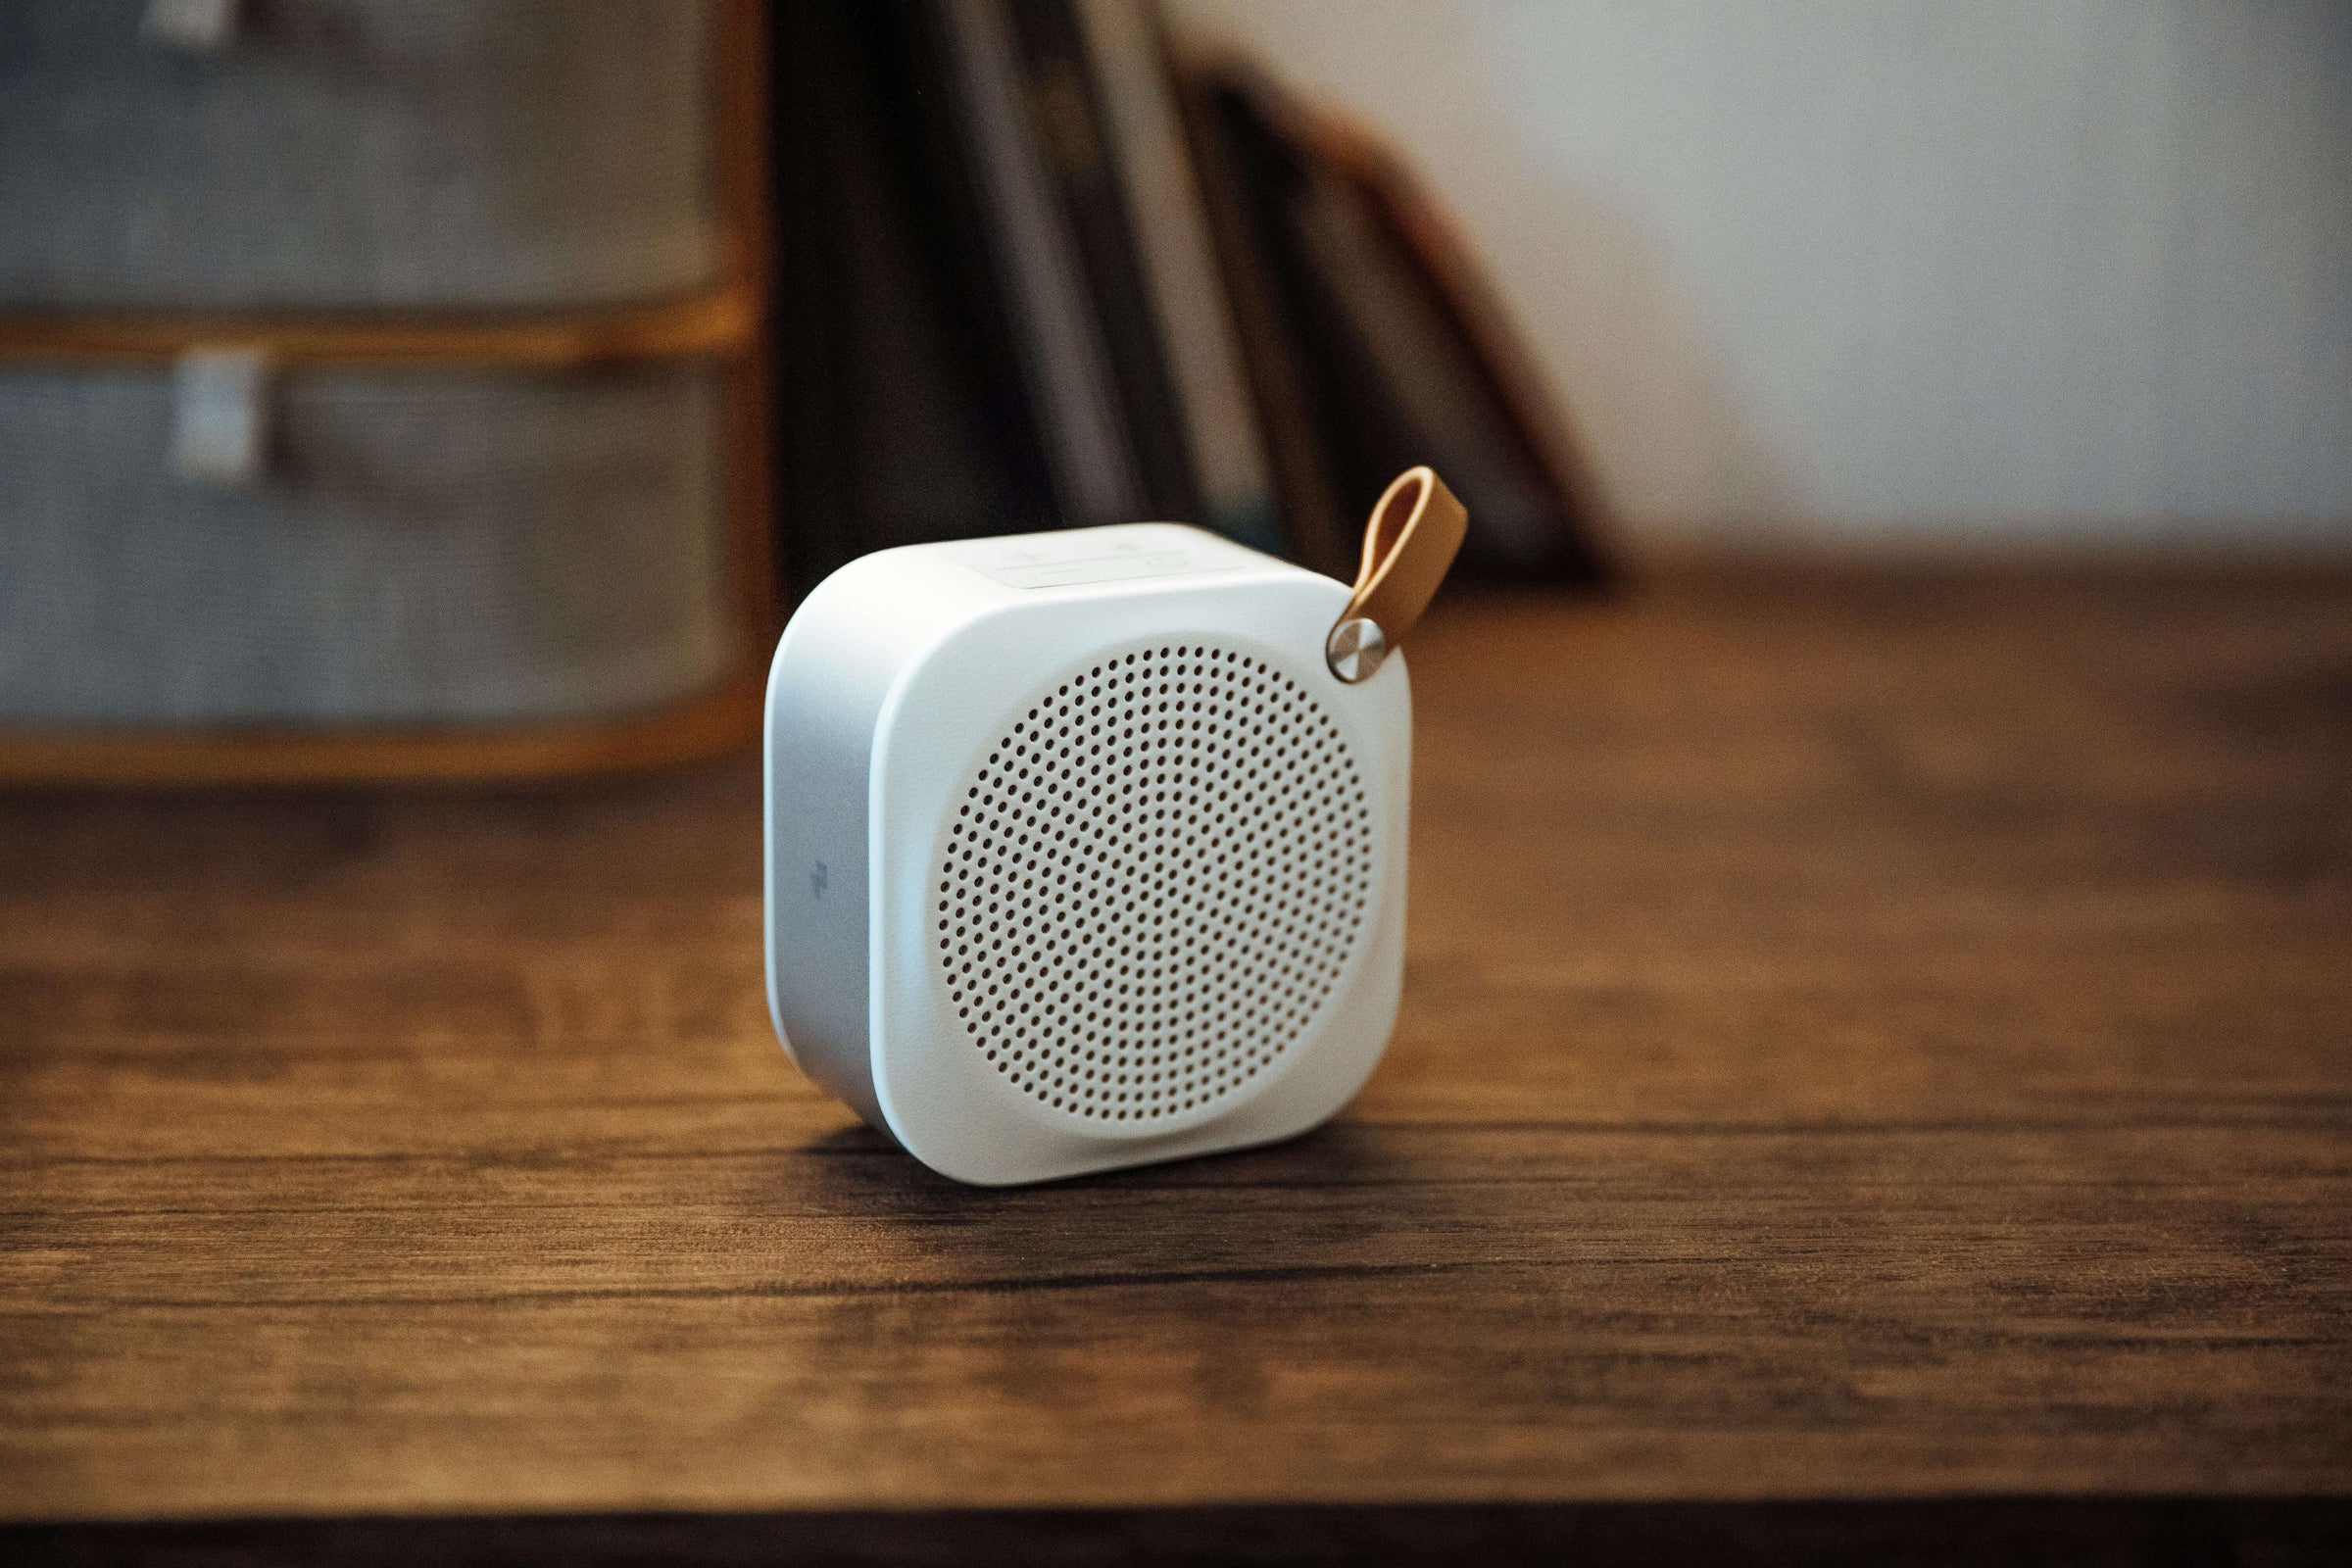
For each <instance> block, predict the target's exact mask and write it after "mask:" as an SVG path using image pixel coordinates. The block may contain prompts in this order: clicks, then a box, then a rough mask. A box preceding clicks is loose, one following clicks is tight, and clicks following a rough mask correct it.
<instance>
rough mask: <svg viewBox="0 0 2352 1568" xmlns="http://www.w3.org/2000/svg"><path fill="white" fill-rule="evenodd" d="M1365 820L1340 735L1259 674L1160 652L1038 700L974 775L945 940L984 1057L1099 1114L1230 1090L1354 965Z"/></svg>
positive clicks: (1122, 1117) (963, 806)
mask: <svg viewBox="0 0 2352 1568" xmlns="http://www.w3.org/2000/svg"><path fill="white" fill-rule="evenodd" d="M1372 872H1373V858H1372V810H1371V807H1370V804H1369V803H1368V802H1367V801H1366V799H1365V794H1364V784H1363V779H1362V776H1361V775H1360V774H1359V772H1358V771H1357V768H1356V762H1355V759H1354V758H1353V757H1352V756H1350V755H1349V753H1348V746H1347V743H1346V742H1345V740H1344V739H1343V738H1342V736H1341V734H1340V730H1339V726H1338V725H1337V724H1336V723H1334V722H1333V721H1332V718H1331V715H1330V714H1329V713H1327V712H1325V711H1323V708H1322V707H1321V705H1320V704H1318V703H1317V702H1316V701H1315V699H1314V697H1313V696H1312V695H1310V694H1309V693H1308V692H1307V690H1306V689H1305V688H1304V687H1303V686H1301V685H1300V684H1299V682H1298V681H1296V680H1293V679H1292V678H1291V677H1290V676H1289V675H1287V674H1284V673H1283V672H1282V671H1281V670H1279V669H1277V668H1275V667H1273V666H1272V665H1271V664H1269V663H1268V662H1265V661H1263V660H1260V659H1256V658H1252V657H1250V655H1248V654H1245V653H1241V652H1237V651H1235V650H1233V649H1230V648H1219V647H1215V646H1206V645H1202V644H1200V643H1183V644H1177V643H1173V642H1171V643H1168V644H1165V645H1162V644H1157V643H1155V644H1153V645H1152V646H1151V647H1148V648H1137V649H1134V650H1133V651H1131V652H1125V653H1121V654H1118V655H1114V656H1112V657H1110V658H1107V659H1104V660H1103V661H1102V662H1098V663H1090V664H1089V665H1087V666H1086V667H1085V668H1083V669H1080V670H1077V671H1074V672H1073V673H1071V675H1070V676H1069V677H1068V678H1067V679H1066V680H1063V681H1060V682H1057V683H1056V684H1055V685H1054V686H1053V687H1051V688H1049V689H1048V690H1047V691H1045V692H1044V693H1042V694H1040V695H1039V696H1038V697H1037V699H1036V700H1035V702H1034V704H1033V705H1032V706H1031V707H1030V709H1029V710H1028V711H1027V713H1026V714H1025V715H1024V716H1023V717H1021V718H1020V719H1019V720H1018V721H1017V722H1015V723H1014V724H1013V726H1012V728H1011V729H1010V730H1009V731H1008V732H1007V733H1006V734H1005V736H1004V737H1003V738H1002V739H1000V740H999V741H998V742H997V744H996V746H995V748H994V749H993V750H992V751H991V752H990V753H989V755H988V757H987V759H986V760H984V761H982V762H981V763H980V764H979V765H978V767H977V768H975V770H974V772H973V775H972V777H971V778H970V780H969V781H968V787H967V788H966V789H965V791H964V795H963V799H962V801H961V802H960V803H959V805H958V808H957V812H956V821H955V823H954V825H953V827H952V828H951V829H950V833H949V838H948V845H947V850H946V854H945V856H944V858H943V859H942V861H941V864H940V870H939V881H938V895H937V909H936V911H935V919H936V922H937V930H936V931H935V933H934V935H935V936H936V937H937V939H938V946H937V948H936V949H935V951H936V952H937V954H938V955H939V960H940V968H941V973H942V975H943V978H944V979H945V981H946V983H947V987H948V992H949V996H950V1000H951V1002H952V1003H953V1005H954V1006H955V1008H956V1018H957V1019H958V1020H959V1021H960V1024H961V1026H962V1028H963V1029H964V1031H965V1032H966V1034H967V1035H968V1036H969V1038H970V1040H971V1044H972V1048H973V1049H974V1050H975V1051H977V1052H979V1053H980V1054H982V1055H983V1056H984V1057H986V1058H987V1060H988V1061H990V1062H991V1063H993V1064H994V1065H995V1067H996V1070H997V1071H998V1072H999V1073H1001V1074H1003V1075H1004V1077H1005V1080H1006V1081H1007V1082H1008V1083H1010V1084H1012V1085H1013V1086H1015V1087H1016V1088H1018V1089H1019V1090H1020V1091H1021V1092H1022V1093H1024V1094H1026V1095H1028V1096H1030V1097H1031V1098H1032V1099H1034V1100H1037V1101H1039V1102H1041V1103H1045V1104H1047V1105H1050V1106H1052V1107H1054V1109H1056V1110H1061V1111H1066V1112H1069V1113H1071V1114H1073V1115H1076V1116H1080V1117H1085V1118H1088V1119H1090V1120H1093V1121H1096V1122H1098V1123H1112V1124H1115V1123H1127V1124H1131V1125H1132V1124H1136V1123H1142V1124H1145V1125H1146V1126H1149V1125H1150V1124H1152V1123H1154V1122H1159V1121H1164V1120H1167V1119H1168V1118H1171V1117H1177V1116H1185V1115H1188V1114H1190V1113H1192V1112H1195V1111H1197V1110H1199V1109H1200V1108H1201V1107H1202V1106H1204V1105H1208V1104H1211V1103H1216V1102H1218V1101H1221V1100H1224V1099H1226V1098H1228V1097H1231V1096H1233V1095H1234V1094H1235V1093H1236V1092H1238V1091H1240V1090H1241V1089H1243V1088H1244V1086H1246V1085H1248V1084H1249V1083H1250V1082H1251V1081H1252V1080H1253V1079H1256V1078H1257V1077H1258V1076H1259V1075H1260V1074H1262V1073H1264V1072H1265V1071H1266V1070H1267V1069H1268V1068H1270V1067H1272V1066H1273V1065H1274V1064H1275V1063H1276V1062H1277V1061H1279V1060H1281V1059H1282V1056H1283V1054H1284V1053H1285V1052H1287V1051H1288V1050H1289V1049H1290V1048H1291V1047H1292V1046H1293V1045H1294V1044H1295V1043H1296V1042H1297V1041H1298V1039H1299V1035H1300V1034H1301V1033H1302V1032H1303V1031H1304V1030H1305V1028H1306V1026H1307V1025H1308V1024H1309V1023H1310V1022H1311V1021H1312V1019H1313V1018H1314V1016H1315V1013H1316V1010H1317V1009H1318V1008H1319V1007H1321V1006H1322V1005H1323V1003H1324V1002H1325V1000H1326V999H1328V998H1329V997H1330V995H1331V991H1332V987H1333V985H1334V984H1335V983H1336V982H1337V981H1338V979H1339V977H1340V974H1341V972H1342V970H1343V969H1344V968H1345V967H1346V966H1347V963H1348V956H1349V955H1351V954H1352V953H1353V952H1354V951H1355V947H1356V943H1357V940H1358V938H1359V937H1360V936H1361V934H1362V931H1363V927H1364V922H1365V919H1366V906H1367V903H1368V901H1369V899H1370V896H1371V890H1372Z"/></svg>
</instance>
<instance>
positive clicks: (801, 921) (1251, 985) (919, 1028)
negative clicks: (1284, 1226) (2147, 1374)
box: [765, 468, 1464, 1185]
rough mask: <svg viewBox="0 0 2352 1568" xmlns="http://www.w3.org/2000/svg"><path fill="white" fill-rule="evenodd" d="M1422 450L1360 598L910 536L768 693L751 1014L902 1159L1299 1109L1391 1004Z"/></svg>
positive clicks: (1079, 536) (820, 627)
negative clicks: (761, 903) (763, 980)
mask: <svg viewBox="0 0 2352 1568" xmlns="http://www.w3.org/2000/svg"><path fill="white" fill-rule="evenodd" d="M1463 525H1464V518H1463V515H1462V512H1461V508H1460V505H1459V503H1458V502H1456V501H1454V499H1453V498H1452V496H1451V495H1450V494H1449V493H1448V492H1447V491H1446V488H1445V486H1444V485H1443V484H1441V483H1440V482H1439V481H1438V479H1437V476H1436V475H1435V474H1433V473H1431V472H1430V471H1429V470H1428V469H1426V468H1416V469H1413V470H1411V471H1410V472H1408V473H1406V474H1405V475H1403V476H1401V477H1400V478H1399V479H1398V480H1397V483H1396V484H1394V485H1392V486H1391V487H1390V490H1389V493H1388V494H1387V495H1386V496H1384V497H1383V498H1382V501H1381V504H1380V506H1379V507H1378V508H1377V509H1375V511H1374V514H1373V517H1372V523H1371V526H1370V528H1369V530H1368V532H1367V536H1366V544H1365V552H1364V571H1363V574H1362V576H1361V577H1359V579H1358V581H1357V583H1356V585H1355V586H1354V588H1353V589H1350V588H1349V587H1348V586H1347V585H1344V584H1342V583H1339V582H1336V581H1333V580H1332V579H1331V578H1328V577H1324V576H1321V575H1319V574H1317V573H1315V572H1311V571H1306V570H1303V569H1301V568H1299V567H1298V566H1294V565H1291V564H1286V563H1284V562H1281V561H1277V560H1275V559H1273V558H1272V557H1269V556H1264V555H1260V554H1258V553H1257V552H1255V551H1251V550H1248V549H1245V548H1244V547H1242V546H1240V545H1237V544H1234V543H1232V542H1230V541H1228V540H1225V539H1222V538H1220V537H1218V536H1216V535H1214V534H1210V533H1205V532H1202V531H1201V530H1199V529H1195V528H1189V527H1185V526H1181V525H1179V524H1174V523H1135V524H1130V525H1124V526H1117V527H1107V528H1084V529H1073V530H1069V531H1066V532H1059V533H1044V534H1029V535H1023V536H1018V537H1008V538H996V539H984V540H975V541H965V542H961V543H950V544H932V545H914V546H908V547H906V548H903V549H897V550H885V551H880V552H877V553H876V554H873V555H869V556H866V557H863V558H862V559H860V560H858V561H855V562H852V563H851V564H848V565H846V566H844V567H842V568H841V569H840V570H839V571H837V572H835V573H834V574H833V575H832V576H830V577H828V578H826V579H825V580H824V582H822V583H821V584H819V585H818V586H817V588H816V589H815V590H814V591H813V592H811V593H810V594H809V597H808V599H807V600H806V601H804V602H803V604H802V605H801V607H800V610H799V611H798V613H795V614H794V616H793V617H792V621H791V623H790V624H789V625H788V626H787V627H786V628H785V631H784V636H783V640H782V641H781V643H780V644H779V645H778V647H777V649H776V657H775V663H774V666H773V669H772V671H771V673H770V676H769V680H768V689H767V725H766V778H765V791H766V883H767V886H766V893H767V901H766V902H767V931H766V940H767V986H768V1005H769V1008H770V1010H771V1012H772V1014H773V1016H774V1019H775V1024H776V1031H777V1034H778V1036H779V1038H780V1039H781V1040H782V1041H783V1043H784V1049H785V1050H786V1052H787V1053H789V1054H790V1055H791V1057H792V1059H793V1060H794V1061H795V1062H796V1063H797V1064H798V1065H799V1066H800V1067H801V1069H802V1070H803V1071H805V1072H807V1073H808V1074H809V1076H810V1077H811V1078H813V1079H815V1080H816V1081H817V1082H818V1083H819V1084H822V1085H823V1086H824V1087H825V1088H827V1089H829V1090H830V1091H832V1092H833V1093H834V1094H836V1095H838V1096H840V1097H841V1098H842V1099H843V1100H844V1101H846V1102H848V1103H850V1104H851V1105H852V1106H853V1107H855V1108H856V1109H857V1110H858V1113H859V1114H860V1115H862V1116H863V1117H864V1118H865V1120H866V1121H868V1122H869V1123H871V1124H872V1125H873V1126H874V1127H876V1128H878V1129H880V1130H881V1131H883V1132H885V1133H887V1134H888V1135H889V1136H890V1137H892V1138H893V1139H895V1140H896V1141H897V1142H898V1143H899V1144H900V1145H901V1146H902V1147H903V1148H905V1149H906V1150H907V1152H909V1153H911V1154H913V1155H914V1156H915V1157H916V1158H917V1159H920V1160H921V1161H922V1162H923V1163H924V1164H926V1165H929V1166H931V1167H932V1168H933V1169H934V1170H937V1171H940V1172H942V1173H943V1174H945V1175H948V1176H951V1177H955V1178H956V1179H958V1180H961V1181H966V1182H978V1183H986V1184H989V1185H1003V1184H1009V1183H1017V1182H1034V1181H1044V1180H1049V1179H1052V1178H1054V1177H1062V1176H1073V1175H1078V1174H1080V1173H1083V1172H1088V1171H1098V1170H1104V1169H1108V1168H1112V1167H1116V1166H1124V1165H1136V1164H1143V1163H1146V1162H1150V1161H1156V1160H1164V1159H1173V1158H1177V1157H1180V1156H1184V1155H1190V1154H1201V1153H1207V1152H1213V1151H1218V1150H1228V1149H1238V1148H1243V1147H1246V1146H1249V1145H1253V1144H1263V1143H1268V1142H1271V1141H1273V1140H1276V1139H1280V1138H1287V1137H1289V1136H1291V1135H1293V1134H1295V1133H1299V1132H1302V1131H1304V1130H1306V1129H1307V1128H1309V1127H1312V1126H1314V1125H1316V1124H1317V1123H1319V1122H1321V1121H1323V1120H1324V1119H1325V1118H1327V1117H1329V1116H1330V1115H1332V1114H1333V1113H1334V1112H1335V1111H1337V1110H1338V1109H1339V1108H1340V1106H1341V1105H1343V1104H1344V1103H1347V1101H1348V1099H1349V1098H1350V1097H1351V1096H1352V1095H1353V1094H1354V1093H1355V1091H1356V1090H1357V1088H1358V1087H1360V1086H1361V1085H1362V1083H1363V1081H1364V1079H1365V1078H1366V1077H1367V1076H1368V1075H1369V1074H1370V1073H1371V1071H1372V1068H1373V1066H1374V1065H1375V1064H1376V1063H1377V1062H1378V1061H1379V1059H1380V1055H1381V1053H1382V1051H1383V1050H1384V1049H1386V1047H1387V1045H1388V1040H1389V1034H1390V1031H1391V1029H1392V1027H1393V1025H1394V1023H1395V1021H1396V1016H1397V994H1398V988H1399V984H1400V980H1401V975H1402V970H1403V956H1404V882H1405V876H1404V873H1405V821H1406V809H1407V797H1408V793H1409V789H1410V759H1411V745H1412V696H1411V687H1410V685H1409V683H1408V681H1407V678H1406V673H1405V667H1404V661H1403V659H1402V658H1401V657H1400V656H1399V652H1398V649H1397V643H1398V641H1399V639H1401V637H1402V636H1403V635H1404V633H1405V632H1406V631H1407V630H1409V629H1410V626H1411V624H1412V622H1413V621H1414V620H1416V619H1417V618H1418V617H1419V615H1420V613H1421V610H1422V609H1423V607H1425V606H1426V605H1427V603H1428V600H1429V597H1430V595H1431V594H1432V593H1434V592H1435V591H1436V589H1437V585H1438V582H1439V580H1440V579H1441V578H1442V577H1443V576H1444V573H1445V570H1446V566H1447V564H1450V562H1451V560H1452V557H1453V553H1454V551H1455V549H1456V548H1458V546H1459V544H1460V541H1461V536H1462V531H1463Z"/></svg>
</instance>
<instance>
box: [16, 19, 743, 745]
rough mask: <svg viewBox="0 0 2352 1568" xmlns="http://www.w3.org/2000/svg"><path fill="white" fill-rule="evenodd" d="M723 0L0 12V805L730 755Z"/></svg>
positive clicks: (738, 412) (737, 484) (737, 132)
mask: <svg viewBox="0 0 2352 1568" xmlns="http://www.w3.org/2000/svg"><path fill="white" fill-rule="evenodd" d="M760 45H761V26H760V13H759V10H758V8H757V6H756V5H755V4H753V3H752V0H704V3H696V4H678V3H675V0H605V3H603V4H600V5H597V6H592V7H575V6H573V5H570V4H564V3H558V0H499V3H479V0H452V3H441V4H433V5H426V6H419V5H414V4H408V3H405V0H318V3H306V4H303V5H300V6H292V5H287V6H277V5H260V4H253V5H237V4H231V3H223V0H149V3H146V4H138V3H130V0H106V3H95V4H93V3H85V0H20V3H17V4H12V5H10V6H9V7H7V8H6V9H5V10H0V211H5V212H6V213H7V214H8V217H7V219H6V221H4V222H0V777H12V776H13V777H17V778H47V779H85V778H131V779H169V780H186V779H223V778H314V777H382V776H419V775H422V776H442V775H467V776H480V775H487V774H529V773H545V772H555V771H564V770H567V769H572V768H579V767H595V766H602V765H611V764H615V763H628V762H639V761H650V760H660V759H662V758H667V757H674V756H682V755H687V754H690V753H693V752H697V751H705V750H709V749H711V747H713V746H716V745H722V744H725V743H727V742H728V741H730V740H732V739H734V738H736V737H739V736H742V735H745V734H748V733H749V731H750V729H751V728H752V727H753V726H754V725H755V724H756V721H757V688H758V674H759V668H760V655H761V653H762V651H763V646H762V645H764V643H765V641H766V639H767V636H768V633H769V630H770V627H769V624H768V613H767V611H766V610H765V608H764V605H765V599H766V595H765V586H764V584H765V575H764V574H765V561H766V547H765V538H766V522H765V518H764V515H763V503H764V499H765V495H766V489H767V485H766V480H765V473H764V466H763V465H764V445H765V440H764V436H763V434H762V430H761V426H762V423H763V413H762V408H763V400H764V393H763V391H762V386H761V375H760V368H759V365H758V360H757V356H758V354H759V351H760V333H759V331H758V322H759V318H760V297H761V290H762V278H761V271H762V263H761V242H762V240H763V236H764V229H765V223H764V221H763V219H762V218H761V217H760V213H761V210H762V206H763V203H764V187H763V179H762V176H761V173H760V169H759V167H758V157H759V153H760V147H761V145H762V140H763V138H762V136H761V134H760V131H759V129H758V126H759V121H760V104H759V93H760V79H759V76H760V65H761V61H762V58H763V51H762V49H761V47H760Z"/></svg>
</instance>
